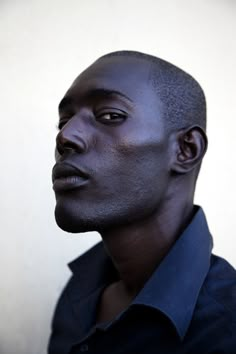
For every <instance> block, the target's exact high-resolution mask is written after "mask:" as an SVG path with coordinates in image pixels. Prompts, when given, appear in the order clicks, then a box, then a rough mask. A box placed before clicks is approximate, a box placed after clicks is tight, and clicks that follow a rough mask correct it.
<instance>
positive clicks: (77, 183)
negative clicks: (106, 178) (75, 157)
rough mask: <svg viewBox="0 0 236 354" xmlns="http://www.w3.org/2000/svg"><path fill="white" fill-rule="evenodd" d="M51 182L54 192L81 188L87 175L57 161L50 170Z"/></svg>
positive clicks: (86, 179)
mask: <svg viewBox="0 0 236 354" xmlns="http://www.w3.org/2000/svg"><path fill="white" fill-rule="evenodd" d="M52 182H53V189H54V191H55V192H63V191H67V190H71V189H76V188H81V187H82V186H84V185H85V184H87V183H88V175H87V174H86V173H85V172H83V171H82V170H81V169H79V168H77V167H74V166H72V165H70V164H67V163H60V164H58V163H57V164H56V165H55V166H54V167H53V170H52Z"/></svg>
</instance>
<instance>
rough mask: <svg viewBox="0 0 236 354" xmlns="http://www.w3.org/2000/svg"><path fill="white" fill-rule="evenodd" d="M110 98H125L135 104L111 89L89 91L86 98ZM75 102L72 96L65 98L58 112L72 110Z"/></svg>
mask: <svg viewBox="0 0 236 354" xmlns="http://www.w3.org/2000/svg"><path fill="white" fill-rule="evenodd" d="M99 96H102V97H110V96H119V97H121V98H125V99H126V100H128V101H129V102H132V103H133V100H132V99H131V98H129V97H128V96H126V95H125V94H124V93H122V92H120V91H117V90H110V89H105V88H97V89H92V90H89V91H88V92H87V93H86V94H85V97H87V98H96V97H99ZM74 103H75V101H74V100H73V99H72V97H70V96H65V97H64V98H63V99H62V100H61V102H60V103H59V106H58V110H59V112H60V111H63V110H66V109H70V108H71V107H72V106H73V105H74Z"/></svg>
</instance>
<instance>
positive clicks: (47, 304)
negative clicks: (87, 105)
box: [0, 0, 236, 354]
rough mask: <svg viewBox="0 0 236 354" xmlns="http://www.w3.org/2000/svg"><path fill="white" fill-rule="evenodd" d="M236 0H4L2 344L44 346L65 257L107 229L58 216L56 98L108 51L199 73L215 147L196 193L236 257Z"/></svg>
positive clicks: (35, 350)
mask: <svg viewBox="0 0 236 354" xmlns="http://www.w3.org/2000/svg"><path fill="white" fill-rule="evenodd" d="M235 33H236V2H235V1H234V0H231V1H230V0H196V1H193V0H145V1H139V0H84V1H82V0H41V1H39V0H38V1H37V0H21V1H20V0H18V1H17V0H15V1H14V0H5V1H4V0H0V50H1V54H0V61H1V66H0V78H1V79H0V86H1V107H0V119H1V125H0V144H1V146H0V178H1V183H0V193H1V194H0V195H1V199H0V215H1V240H0V242H1V244H0V250H1V266H0V272H1V274H0V276H1V291H0V317H1V319H0V353H1V354H44V353H45V352H46V344H47V339H48V336H49V328H50V321H51V317H52V312H53V308H54V305H55V302H56V299H57V297H58V295H59V293H60V291H61V288H62V286H63V285H64V283H65V281H66V279H67V278H68V276H69V271H68V270H67V268H66V263H67V262H69V261H70V260H71V259H73V258H75V257H76V256H77V255H78V254H80V253H81V252H83V251H84V250H85V249H87V248H88V247H89V246H90V245H92V244H93V243H94V242H95V240H98V236H97V235H96V234H90V235H88V234H85V235H80V236H77V235H68V234H65V233H63V232H62V231H60V230H59V229H58V228H57V227H56V225H55V223H54V217H53V209H54V195H53V192H52V189H51V180H50V179H51V167H52V165H53V148H54V138H55V135H56V128H55V125H56V122H57V105H58V102H59V99H60V98H61V97H62V95H63V94H64V92H65V90H66V89H67V88H68V86H69V85H70V83H71V82H72V80H73V79H74V78H75V76H76V75H77V74H78V73H79V72H80V71H81V70H83V69H84V68H85V67H86V66H88V65H89V64H90V63H91V62H92V61H94V60H95V59H96V58H97V57H99V56H100V55H102V54H105V53H107V52H109V51H113V50H119V49H133V50H139V51H144V52H147V53H151V54H154V55H157V56H160V57H162V58H164V59H167V60H169V61H170V62H173V63H175V64H176V65H179V66H180V67H182V68H184V69H185V70H187V71H189V72H190V73H191V74H192V75H193V76H195V77H196V78H197V79H198V80H199V81H200V83H201V84H202V86H203V88H204V89H205V92H206V96H207V101H208V121H209V124H208V133H209V141H210V144H209V151H208V154H207V157H206V159H205V163H204V165H203V169H202V173H201V177H200V181H199V184H198V191H197V195H196V202H198V203H199V204H201V205H203V207H204V208H205V211H206V213H207V216H208V220H209V223H210V228H211V231H212V233H213V235H214V239H215V252H216V253H219V254H221V255H223V256H224V257H226V258H227V259H228V260H230V262H231V263H232V264H234V266H235V265H236V255H235V237H236V234H235V229H236V217H235V199H236V190H235V174H236V167H235V165H236V158H235V153H236V136H235V129H236V123H235V120H236V108H235V107H236V105H235V93H236V90H235V81H236V69H235V63H236V42H235Z"/></svg>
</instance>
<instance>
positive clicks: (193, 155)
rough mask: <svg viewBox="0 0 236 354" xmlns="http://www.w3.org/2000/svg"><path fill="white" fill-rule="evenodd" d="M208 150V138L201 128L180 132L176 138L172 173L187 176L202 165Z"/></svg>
mask: <svg viewBox="0 0 236 354" xmlns="http://www.w3.org/2000/svg"><path fill="white" fill-rule="evenodd" d="M206 150H207V136H206V133H205V132H204V130H203V129H202V128H201V127H199V126H192V127H190V128H187V129H184V130H180V131H178V132H177V133H176V136H175V151H174V152H173V160H172V166H171V167H172V168H171V170H172V172H175V173H177V174H185V173H188V172H190V171H191V170H193V169H194V168H195V167H197V166H198V165H200V163H201V161H202V159H203V156H204V155H205V152H206Z"/></svg>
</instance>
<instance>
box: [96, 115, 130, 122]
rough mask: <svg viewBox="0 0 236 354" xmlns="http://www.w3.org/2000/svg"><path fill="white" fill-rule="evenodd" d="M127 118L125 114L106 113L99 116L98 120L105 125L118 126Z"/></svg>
mask: <svg viewBox="0 0 236 354" xmlns="http://www.w3.org/2000/svg"><path fill="white" fill-rule="evenodd" d="M126 118H127V115H126V114H125V113H123V112H122V113H117V112H106V113H102V114H99V115H97V118H96V119H97V120H98V121H100V122H101V123H104V124H116V123H121V122H123V121H124V120H125V119H126Z"/></svg>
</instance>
